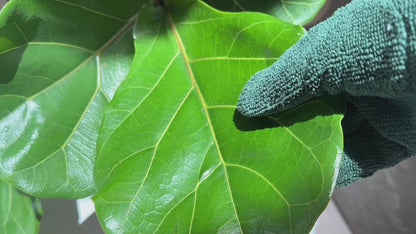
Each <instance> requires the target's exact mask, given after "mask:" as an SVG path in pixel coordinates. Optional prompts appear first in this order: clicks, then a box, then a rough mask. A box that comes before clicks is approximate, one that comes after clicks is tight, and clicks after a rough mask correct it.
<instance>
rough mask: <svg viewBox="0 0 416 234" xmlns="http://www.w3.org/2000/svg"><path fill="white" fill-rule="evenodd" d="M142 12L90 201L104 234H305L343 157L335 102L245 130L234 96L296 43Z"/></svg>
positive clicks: (265, 31)
mask: <svg viewBox="0 0 416 234" xmlns="http://www.w3.org/2000/svg"><path fill="white" fill-rule="evenodd" d="M170 6H171V5H169V2H168V5H167V7H165V8H156V7H153V6H148V7H145V8H143V9H142V10H141V11H140V14H139V17H138V19H137V22H136V25H135V28H134V32H133V34H134V38H135V49H136V54H135V57H134V60H133V64H132V67H131V70H130V73H129V74H128V76H127V78H126V80H125V81H124V82H123V83H122V84H121V85H120V87H119V88H118V90H117V91H116V94H115V96H114V99H113V100H112V101H111V102H110V103H109V105H108V106H107V108H106V111H105V115H104V120H103V123H102V126H101V130H100V134H99V137H98V145H97V154H98V155H97V160H96V166H95V174H94V175H95V180H96V183H97V186H98V188H99V189H98V192H97V194H96V195H95V196H94V197H93V200H94V201H95V205H96V210H97V215H98V217H99V219H100V221H101V224H102V226H103V228H104V229H105V231H107V232H112V233H138V232H144V233H154V232H157V233H173V232H175V233H185V232H186V233H190V232H194V233H216V232H220V233H239V232H246V233H264V232H281V233H306V232H307V231H309V230H310V229H311V227H312V226H313V224H314V222H315V221H316V219H317V218H318V216H319V214H320V213H321V212H322V210H323V209H324V208H325V206H326V205H327V203H328V201H329V199H330V196H331V193H332V190H333V188H334V181H335V178H336V173H337V168H338V165H339V162H340V156H341V155H342V131H341V124H340V122H341V119H342V114H340V113H341V112H342V105H341V104H339V103H342V101H339V100H338V101H336V102H333V99H334V98H333V97H331V98H329V99H325V98H323V99H319V100H314V101H311V102H308V103H305V104H304V105H302V106H300V107H298V108H296V109H294V110H291V111H287V112H285V113H281V114H279V115H275V116H266V117H262V118H245V117H243V116H241V115H240V114H239V113H238V112H236V109H235V107H236V103H237V101H238V97H239V94H240V92H241V90H242V88H243V86H244V84H245V83H246V82H247V80H248V79H249V78H250V76H252V75H253V74H254V73H255V72H256V71H258V70H261V69H263V68H265V67H267V66H269V65H271V64H272V63H273V62H274V61H275V60H277V59H278V58H279V56H280V55H281V54H282V53H283V52H284V51H285V50H286V49H288V48H289V47H290V46H291V45H293V44H294V43H296V42H297V41H298V39H299V37H300V36H301V35H302V34H303V33H304V30H303V29H302V27H300V26H295V25H292V24H288V23H285V22H282V21H280V20H278V19H276V18H275V17H272V16H269V15H265V14H260V13H246V12H243V13H225V12H220V11H217V10H214V9H212V8H211V7H209V6H207V5H206V4H204V3H203V2H200V1H195V2H194V3H190V4H188V5H187V7H176V6H175V7H170Z"/></svg>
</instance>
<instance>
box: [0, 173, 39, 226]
mask: <svg viewBox="0 0 416 234" xmlns="http://www.w3.org/2000/svg"><path fill="white" fill-rule="evenodd" d="M34 202H35V204H40V203H39V201H38V200H36V199H32V198H30V197H28V196H27V195H25V194H23V193H22V192H19V191H18V190H16V189H15V188H13V187H12V186H11V185H10V184H9V183H6V182H4V181H2V180H0V223H1V228H0V233H4V234H9V233H10V234H15V233H27V234H30V233H38V230H39V225H40V222H39V219H40V216H39V214H38V215H37V213H36V212H35V209H36V207H34Z"/></svg>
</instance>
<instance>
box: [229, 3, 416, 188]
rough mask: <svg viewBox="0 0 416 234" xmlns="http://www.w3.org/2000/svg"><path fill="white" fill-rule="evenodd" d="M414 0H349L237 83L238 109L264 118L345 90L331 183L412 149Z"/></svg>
mask: <svg viewBox="0 0 416 234" xmlns="http://www.w3.org/2000/svg"><path fill="white" fill-rule="evenodd" d="M415 15H416V1H414V0H372V1H368V0H354V1H352V2H351V3H350V4H348V5H347V6H346V7H343V8H340V9H339V10H337V11H336V12H335V13H334V15H333V16H332V17H330V18H329V19H327V20H326V21H324V22H322V23H320V24H319V25H317V26H315V27H313V28H312V29H311V30H310V32H309V33H307V34H306V35H305V36H304V37H302V38H301V39H300V40H299V42H298V43H297V44H296V45H294V46H293V47H291V48H290V49H288V50H287V51H286V52H285V53H284V54H283V55H282V56H281V58H280V59H279V60H278V61H277V62H275V63H274V64H273V65H272V66H271V67H269V68H267V69H265V70H262V71H260V72H258V73H256V74H255V75H254V76H253V77H252V78H251V79H250V80H249V82H248V83H247V84H246V86H245V87H244V89H243V91H242V93H241V95H240V99H239V103H238V105H237V108H238V110H239V111H240V112H241V113H242V114H243V115H246V116H260V115H268V114H272V113H275V112H278V111H282V110H286V109H289V108H292V107H295V106H297V105H299V104H301V103H303V102H305V101H307V100H309V99H311V98H313V97H316V96H320V95H323V94H325V93H329V94H333V95H335V94H339V93H341V92H346V93H348V94H349V98H348V102H349V104H348V107H347V112H346V114H345V117H344V119H343V122H342V126H343V130H344V158H343V160H342V162H341V168H340V173H339V176H338V179H337V186H338V187H339V186H345V185H348V184H350V183H352V182H354V181H356V180H357V179H360V178H362V177H366V176H369V175H371V174H373V173H374V172H375V171H377V170H378V169H381V168H385V167H389V166H392V165H394V164H396V163H398V162H399V161H400V160H402V159H404V158H407V157H409V156H412V155H414V154H416V16H415Z"/></svg>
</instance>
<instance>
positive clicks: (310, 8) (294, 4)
mask: <svg viewBox="0 0 416 234" xmlns="http://www.w3.org/2000/svg"><path fill="white" fill-rule="evenodd" d="M325 1H326V0H280V1H276V0H256V1H254V0H205V2H207V3H208V4H210V5H211V6H213V7H215V8H217V9H220V10H224V11H258V12H264V13H268V14H270V15H273V16H275V17H277V18H279V19H281V20H283V21H286V22H288V23H292V24H296V25H305V24H307V23H308V22H309V21H311V20H312V19H313V18H314V17H315V15H316V14H317V13H318V12H319V10H320V9H321V7H322V6H323V5H324V4H325Z"/></svg>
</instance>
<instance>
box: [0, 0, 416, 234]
mask: <svg viewBox="0 0 416 234" xmlns="http://www.w3.org/2000/svg"><path fill="white" fill-rule="evenodd" d="M253 1H254V0H253ZM293 1H297V0H293ZM5 2H6V1H5V0H0V9H1V8H2V6H3V5H4V4H5ZM348 2H350V1H349V0H327V3H326V4H325V6H324V7H323V9H322V10H321V12H320V14H319V15H318V16H317V17H316V18H315V20H314V21H313V22H311V23H310V24H308V25H307V28H308V27H310V26H312V25H314V24H316V23H318V22H320V21H322V20H324V19H325V18H327V17H328V16H330V15H332V13H333V12H334V11H335V10H336V9H337V8H339V7H340V6H343V5H346V4H347V3H348ZM415 185H416V157H413V158H410V159H407V160H405V161H402V162H401V163H400V164H398V165H397V166H395V167H393V168H390V169H386V170H382V171H379V172H377V173H376V174H374V175H373V176H372V177H369V178H367V179H364V180H361V181H359V182H357V183H355V184H352V185H350V186H347V187H344V188H340V189H337V190H335V192H334V196H333V199H332V201H331V203H330V204H329V205H328V208H327V209H326V210H325V212H324V213H323V214H322V215H321V217H320V218H319V220H318V222H317V225H316V227H315V228H314V230H313V233H315V234H333V233H337V234H343V233H377V234H384V233H386V234H387V233H389V234H390V233H396V234H400V233H416V222H415V220H416V209H415V208H416V188H415ZM42 205H43V209H44V211H45V212H44V216H43V218H42V224H41V228H40V233H41V234H55V233H61V234H67V233H68V234H72V233H77V234H84V233H85V234H87V233H88V234H99V233H103V231H102V229H101V227H100V225H99V223H98V220H97V217H96V216H95V214H94V215H92V216H90V217H89V218H88V219H87V220H86V221H85V222H84V223H83V224H82V225H78V212H77V206H76V201H72V200H50V199H45V200H42Z"/></svg>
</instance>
